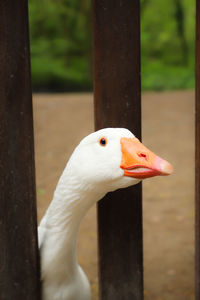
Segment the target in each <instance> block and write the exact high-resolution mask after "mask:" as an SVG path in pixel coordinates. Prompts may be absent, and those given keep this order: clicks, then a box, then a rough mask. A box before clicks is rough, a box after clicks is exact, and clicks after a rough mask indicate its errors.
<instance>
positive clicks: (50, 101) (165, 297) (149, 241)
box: [33, 91, 194, 300]
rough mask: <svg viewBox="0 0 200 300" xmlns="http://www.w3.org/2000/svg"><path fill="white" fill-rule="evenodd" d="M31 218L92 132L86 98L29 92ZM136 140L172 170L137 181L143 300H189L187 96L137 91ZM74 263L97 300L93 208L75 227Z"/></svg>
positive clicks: (190, 110) (190, 138) (190, 100)
mask: <svg viewBox="0 0 200 300" xmlns="http://www.w3.org/2000/svg"><path fill="white" fill-rule="evenodd" d="M33 102H34V122H35V152H36V175H37V195H38V218H39V219H40V218H41V216H42V215H43V214H44V212H45V209H46V207H47V206H48V203H49V202H50V200H51V198H52V194H53V190H54V189H55V186H56V183H57V180H58V179H59V176H60V174H61V172H62V170H63V168H64V166H65V164H66V162H67V160H68V158H69V156H70V154H71V153H72V151H73V149H74V147H75V146H76V145H77V144H78V143H79V141H80V140H81V139H82V138H83V137H84V136H86V135H87V134H89V133H90V132H92V131H93V104H92V95H91V94H59V95H57V94H54V95H47V94H43V95H34V101H33ZM142 106H143V143H144V144H145V145H146V146H147V147H148V148H150V149H151V150H153V151H154V152H156V153H157V154H158V155H160V156H162V157H163V158H165V159H167V160H168V161H170V162H171V163H172V164H173V165H174V168H175V172H174V174H173V175H172V176H169V177H160V178H152V179H147V180H146V181H144V184H143V196H144V197H143V198H144V199H143V214H144V286H145V291H144V293H145V300H192V299H194V229H193V228H194V93H193V92H192V91H191V92H190V91H188V92H182V91H181V92H179V91H178V92H167V93H166V92H165V93H144V94H143V99H142ZM79 262H80V264H81V265H82V266H83V269H84V270H85V271H86V273H87V275H88V277H89V279H90V282H91V285H92V293H93V298H92V299H93V300H97V299H98V279H97V238H96V208H95V207H93V208H92V209H91V210H90V211H89V213H88V214H87V216H86V217H85V219H84V221H83V222H82V225H81V228H80V233H79Z"/></svg>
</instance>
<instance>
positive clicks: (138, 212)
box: [93, 0, 143, 300]
mask: <svg viewBox="0 0 200 300" xmlns="http://www.w3.org/2000/svg"><path fill="white" fill-rule="evenodd" d="M93 23H94V92H95V97H94V104H95V127H96V129H100V128H103V127H125V128H128V129H130V130H131V131H132V132H134V134H135V135H136V136H137V137H138V138H141V88H140V5H139V0H120V1H115V0H93ZM141 198H142V195H141V184H138V185H137V186H135V187H131V188H128V189H125V190H121V191H116V192H114V193H109V194H108V195H107V196H106V197H105V198H104V199H103V200H101V201H100V203H99V205H98V223H99V224H98V225H99V279H100V299H102V300H111V299H112V300H121V299H123V300H130V299H133V300H141V299H143V263H142V259H143V250H142V202H141V200H142V199H141Z"/></svg>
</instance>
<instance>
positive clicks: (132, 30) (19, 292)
mask: <svg viewBox="0 0 200 300" xmlns="http://www.w3.org/2000/svg"><path fill="white" fill-rule="evenodd" d="M196 3H197V27H196V28H197V30H196V32H197V38H196V41H197V48H196V49H197V50H196V58H197V63H196V83H197V84H196V230H195V232H196V269H195V274H196V289H195V290H196V300H200V0H197V1H196ZM116 20H117V22H116ZM93 27H94V70H95V72H94V94H95V97H94V107H95V127H96V129H100V128H103V127H109V126H114V127H127V128H129V129H130V130H131V131H133V132H134V133H135V134H136V135H137V136H138V137H141V87H140V3H139V0H126V1H125V0H119V1H116V0H101V1H99V0H93ZM32 119H33V117H32V96H31V80H30V53H29V34H28V8H27V0H2V1H1V2H0V145H1V151H0V174H1V180H0V190H1V194H0V299H1V300H14V299H15V300H22V299H23V300H26V299H27V300H39V299H40V282H39V255H38V250H37V232H36V204H35V203H36V201H35V198H36V197H35V171H34V144H33V121H32ZM133 120H134V122H133ZM141 190H142V189H141V184H139V185H137V186H135V187H131V188H128V189H125V190H122V191H117V192H115V193H112V194H108V195H107V196H106V197H105V198H109V201H106V199H104V200H103V201H101V202H100V204H99V205H98V223H99V228H98V232H99V278H100V298H101V299H102V300H121V299H123V300H130V299H133V300H142V299H143V247H142V201H141V200H142V199H141V198H142V195H141V194H142V192H141ZM132 198H134V199H135V200H134V201H132ZM122 199H123V201H122ZM121 202H126V206H123V205H121Z"/></svg>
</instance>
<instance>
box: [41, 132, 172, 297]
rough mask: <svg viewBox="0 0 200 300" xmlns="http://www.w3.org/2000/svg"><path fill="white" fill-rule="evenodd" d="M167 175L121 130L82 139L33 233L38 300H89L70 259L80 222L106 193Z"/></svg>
mask: <svg viewBox="0 0 200 300" xmlns="http://www.w3.org/2000/svg"><path fill="white" fill-rule="evenodd" d="M172 171H173V168H172V166H171V165H170V164H169V163H168V162H167V161H165V160H163V159H161V158H159V157H158V156H156V155H155V154H154V153H152V152H151V151H150V150H148V149H147V148H146V147H145V146H143V144H141V143H140V142H139V140H138V139H137V138H135V136H134V135H133V134H132V133H131V132H130V131H129V130H127V129H123V128H106V129H102V130H99V131H97V132H94V133H92V134H90V135H89V136H87V137H86V138H84V139H83V140H82V141H81V143H80V144H79V145H78V146H77V148H76V149H75V151H74V152H73V154H72V156H71V158H70V160H69V162H68V163H67V165H66V167H65V169H64V172H63V174H62V176H61V177H60V180H59V182H58V185H57V187H56V190H55V192H54V197H53V200H52V202H51V204H50V206H49V208H48V209H47V212H46V214H45V216H44V217H43V219H42V221H41V223H40V225H39V228H38V233H39V247H40V253H41V278H42V297H43V298H42V299H43V300H89V299H90V285H89V282H88V279H87V277H86V275H85V273H84V272H83V270H82V269H81V267H80V266H79V265H78V262H77V255H76V244H77V234H78V229H79V225H80V223H81V220H82V218H83V217H84V215H85V214H86V212H87V211H88V210H89V208H90V207H91V206H92V205H93V204H94V203H96V202H97V201H98V200H100V199H101V198H102V197H103V196H104V195H105V194H106V193H108V192H110V191H114V190H116V189H119V188H125V187H128V186H130V185H134V184H137V183H138V182H139V181H140V180H141V179H144V178H148V177H152V176H156V175H169V174H171V173H172ZM133 201H134V199H133Z"/></svg>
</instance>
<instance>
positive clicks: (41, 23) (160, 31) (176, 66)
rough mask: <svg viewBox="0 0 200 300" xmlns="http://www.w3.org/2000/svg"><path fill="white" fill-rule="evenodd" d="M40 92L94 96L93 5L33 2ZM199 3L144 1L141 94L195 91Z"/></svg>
mask: <svg viewBox="0 0 200 300" xmlns="http://www.w3.org/2000/svg"><path fill="white" fill-rule="evenodd" d="M29 9H30V29H31V55H32V80H33V88H34V90H35V91H88V90H92V50H91V45H92V26H91V23H92V22H91V1H90V0H56V1H53V0H29ZM194 26H195V1H194V0H190V1H187V0H168V1H159V0H141V46H142V89H143V90H166V89H167V90H169V89H188V88H193V87H194V76H193V75H194V33H195V31H194Z"/></svg>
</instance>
